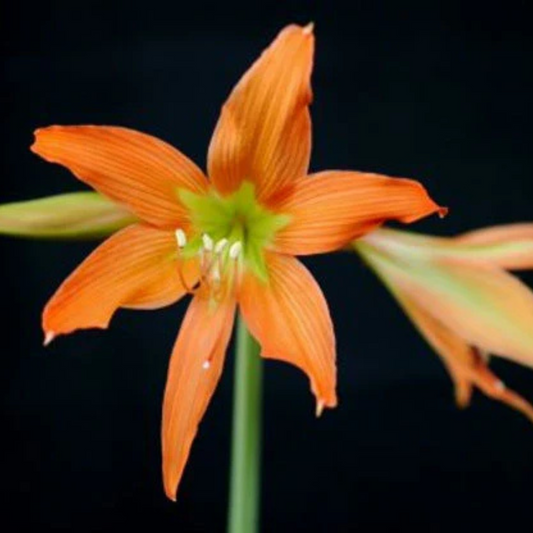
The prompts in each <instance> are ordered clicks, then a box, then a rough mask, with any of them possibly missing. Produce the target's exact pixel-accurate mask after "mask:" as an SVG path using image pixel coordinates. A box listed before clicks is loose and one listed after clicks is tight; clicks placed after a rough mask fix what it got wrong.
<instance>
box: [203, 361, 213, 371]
mask: <svg viewBox="0 0 533 533" xmlns="http://www.w3.org/2000/svg"><path fill="white" fill-rule="evenodd" d="M210 366H211V361H209V359H206V360H205V361H204V362H203V364H202V368H203V369H204V370H208V369H209V367H210Z"/></svg>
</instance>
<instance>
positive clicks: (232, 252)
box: [228, 241, 242, 259]
mask: <svg viewBox="0 0 533 533" xmlns="http://www.w3.org/2000/svg"><path fill="white" fill-rule="evenodd" d="M241 252H242V242H241V241H235V242H234V243H233V244H232V245H231V246H230V247H229V252H228V255H229V257H230V258H231V259H237V258H238V257H239V255H241Z"/></svg>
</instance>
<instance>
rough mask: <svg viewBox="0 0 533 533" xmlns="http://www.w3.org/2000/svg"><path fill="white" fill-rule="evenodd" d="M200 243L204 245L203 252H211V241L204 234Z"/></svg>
mask: <svg viewBox="0 0 533 533" xmlns="http://www.w3.org/2000/svg"><path fill="white" fill-rule="evenodd" d="M202 242H203V243H204V250H205V251H206V252H212V251H213V245H214V243H213V239H212V238H211V237H210V236H209V235H208V234H207V233H204V234H203V235H202Z"/></svg>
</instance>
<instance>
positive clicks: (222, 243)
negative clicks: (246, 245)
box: [215, 239, 228, 254]
mask: <svg viewBox="0 0 533 533" xmlns="http://www.w3.org/2000/svg"><path fill="white" fill-rule="evenodd" d="M227 245H228V239H220V240H219V241H218V242H217V243H216V245H215V253H216V254H220V253H222V251H223V250H224V248H226V246H227Z"/></svg>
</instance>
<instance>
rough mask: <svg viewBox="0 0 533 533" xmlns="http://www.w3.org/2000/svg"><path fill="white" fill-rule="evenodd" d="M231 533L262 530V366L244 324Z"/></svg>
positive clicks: (241, 325) (235, 417)
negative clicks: (260, 510) (260, 515)
mask: <svg viewBox="0 0 533 533" xmlns="http://www.w3.org/2000/svg"><path fill="white" fill-rule="evenodd" d="M235 352H236V354H235V355H236V358H235V379H234V384H233V387H234V389H233V390H234V393H233V435H232V446H231V474H230V500H229V516H228V533H256V532H257V531H258V530H259V494H260V456H261V397H262V386H261V385H262V384H261V379H262V366H261V364H262V363H261V358H260V357H259V346H258V345H257V343H256V342H255V340H254V339H253V338H252V336H251V335H250V333H249V332H248V330H247V328H246V325H245V323H244V320H243V319H242V317H239V320H238V323H237V345H236V349H235Z"/></svg>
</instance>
